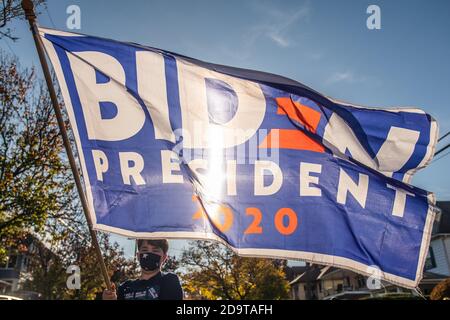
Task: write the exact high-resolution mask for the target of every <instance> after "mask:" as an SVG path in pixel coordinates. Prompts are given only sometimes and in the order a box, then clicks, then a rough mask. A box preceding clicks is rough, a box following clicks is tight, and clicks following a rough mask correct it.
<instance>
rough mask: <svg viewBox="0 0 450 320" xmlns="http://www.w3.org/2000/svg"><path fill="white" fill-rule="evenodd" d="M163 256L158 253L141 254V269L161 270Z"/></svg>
mask: <svg viewBox="0 0 450 320" xmlns="http://www.w3.org/2000/svg"><path fill="white" fill-rule="evenodd" d="M160 261H161V256H160V255H158V254H156V253H151V252H147V253H140V254H139V264H140V265H141V268H142V269H143V270H145V271H155V270H157V269H159V266H160V265H161V263H160Z"/></svg>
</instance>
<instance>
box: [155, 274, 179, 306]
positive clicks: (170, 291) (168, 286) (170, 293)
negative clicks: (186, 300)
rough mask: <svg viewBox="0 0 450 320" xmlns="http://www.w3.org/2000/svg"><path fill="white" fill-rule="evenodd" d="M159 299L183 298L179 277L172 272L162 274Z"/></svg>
mask: <svg viewBox="0 0 450 320" xmlns="http://www.w3.org/2000/svg"><path fill="white" fill-rule="evenodd" d="M160 299H161V300H183V289H182V288H181V283H180V279H178V276H177V275H176V274H174V273H168V274H166V275H165V276H164V281H163V284H162V288H161V296H160Z"/></svg>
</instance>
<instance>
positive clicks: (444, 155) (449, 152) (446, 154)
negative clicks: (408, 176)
mask: <svg viewBox="0 0 450 320" xmlns="http://www.w3.org/2000/svg"><path fill="white" fill-rule="evenodd" d="M449 154H450V151H448V152H447V153H445V154H443V155H442V156H440V157H439V158H436V159H434V160H433V162H432V163H435V162H436V161H438V160H441V159H442V158H444V157H446V156H448V155H449Z"/></svg>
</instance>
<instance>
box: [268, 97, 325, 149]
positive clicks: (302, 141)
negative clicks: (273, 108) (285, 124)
mask: <svg viewBox="0 0 450 320" xmlns="http://www.w3.org/2000/svg"><path fill="white" fill-rule="evenodd" d="M275 100H276V102H277V105H278V109H277V114H279V115H287V116H288V117H289V118H291V119H292V120H294V121H297V122H299V123H301V124H302V125H304V126H305V129H306V130H308V131H310V132H312V133H316V129H317V126H318V125H319V122H320V112H317V111H316V110H314V109H312V108H310V107H307V106H305V105H303V104H301V103H299V102H294V101H292V100H291V99H290V98H276V99H275ZM259 148H264V149H270V148H276V149H293V150H309V151H314V152H324V151H325V148H324V147H323V145H322V144H321V143H319V142H316V141H315V140H314V139H312V138H310V137H309V136H308V135H306V134H305V133H303V131H301V130H296V129H272V130H270V132H269V134H268V135H267V136H266V137H265V138H264V141H263V142H262V143H261V144H260V145H259Z"/></svg>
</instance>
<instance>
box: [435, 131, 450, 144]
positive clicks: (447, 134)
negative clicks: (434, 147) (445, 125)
mask: <svg viewBox="0 0 450 320" xmlns="http://www.w3.org/2000/svg"><path fill="white" fill-rule="evenodd" d="M449 134H450V131H449V132H447V133H446V134H444V135H443V136H442V137H440V138H439V139H438V142H439V141H441V140H442V139H444V138H445V137H446V136H448V135H449Z"/></svg>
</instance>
